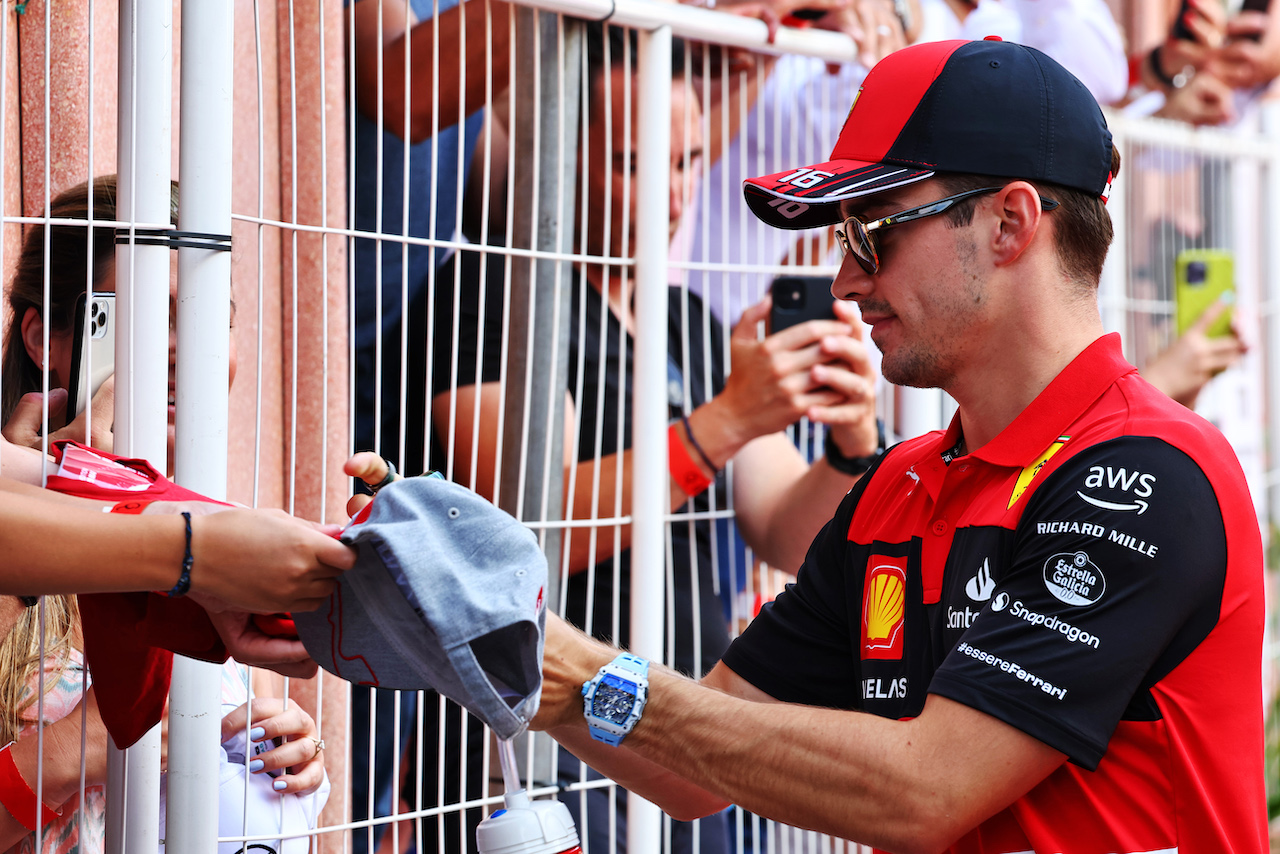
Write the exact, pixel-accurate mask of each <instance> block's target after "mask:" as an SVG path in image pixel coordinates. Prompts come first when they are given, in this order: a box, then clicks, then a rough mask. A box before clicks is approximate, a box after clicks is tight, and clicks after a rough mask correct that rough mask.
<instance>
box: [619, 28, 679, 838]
mask: <svg viewBox="0 0 1280 854" xmlns="http://www.w3.org/2000/svg"><path fill="white" fill-rule="evenodd" d="M637 79H638V81H639V87H640V91H639V99H640V101H639V105H638V110H639V112H638V118H637V121H636V127H635V129H634V132H635V134H636V160H637V162H636V174H637V180H636V267H635V270H636V275H635V307H636V308H635V311H636V330H637V332H636V336H635V348H636V353H635V385H634V390H633V394H634V395H635V397H634V406H635V420H634V421H633V423H632V429H631V452H632V466H631V470H632V471H633V472H639V473H651V472H662V473H665V472H666V471H667V444H666V438H667V431H666V427H667V255H668V252H669V245H668V244H669V241H670V231H669V229H668V225H667V221H668V217H669V216H670V211H671V205H670V198H671V186H670V185H671V27H670V26H660V27H658V28H656V29H655V30H653V31H652V32H644V31H643V30H642V31H641V32H640V40H639V68H638V71H637ZM667 490H668V486H667V478H666V477H663V476H638V477H632V478H631V517H632V518H631V525H632V528H631V531H632V533H631V647H632V649H634V650H635V651H636V652H638V653H639V654H640V655H643V656H645V657H646V658H650V659H652V660H655V661H661V660H662V615H663V614H664V613H665V612H666V607H665V605H664V602H665V598H664V595H663V579H664V578H665V577H666V573H665V571H664V565H665V564H664V560H665V547H664V544H665V542H666V537H665V534H664V530H663V526H664V524H665V519H666V515H667V503H668V500H669V499H668V497H667ZM661 816H662V814H661V813H660V812H659V811H658V808H657V807H656V806H654V805H653V804H650V803H649V802H647V801H645V800H642V799H641V798H640V797H638V796H636V795H635V794H631V795H629V796H628V800H627V850H629V851H658V850H660V849H659V844H660V842H659V837H660V833H661V828H662V824H661Z"/></svg>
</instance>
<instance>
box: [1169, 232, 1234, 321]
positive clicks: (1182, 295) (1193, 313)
mask: <svg viewBox="0 0 1280 854" xmlns="http://www.w3.org/2000/svg"><path fill="white" fill-rule="evenodd" d="M1173 289H1174V301H1175V305H1176V320H1177V330H1178V336H1179V337H1181V336H1183V335H1185V334H1186V332H1187V330H1188V329H1190V328H1191V327H1192V326H1193V325H1194V324H1195V322H1196V321H1197V320H1199V319H1200V318H1201V317H1202V316H1203V315H1204V313H1205V312H1206V311H1207V310H1208V309H1209V308H1210V306H1212V305H1213V304H1214V303H1219V302H1221V303H1224V304H1226V305H1227V306H1228V309H1227V310H1226V311H1223V312H1221V313H1220V314H1219V315H1218V317H1217V318H1216V319H1215V320H1214V321H1213V323H1212V324H1210V325H1209V327H1208V328H1207V329H1206V330H1205V333H1204V334H1205V335H1206V336H1207V337H1209V338H1221V337H1223V336H1224V335H1229V334H1230V333H1231V321H1232V314H1233V312H1232V311H1231V309H1230V306H1232V305H1234V303H1235V261H1234V258H1233V256H1232V254H1231V253H1230V252H1228V251H1226V250H1225V249H1187V250H1184V251H1182V252H1180V253H1178V257H1177V258H1176V259H1175V260H1174V286H1173Z"/></svg>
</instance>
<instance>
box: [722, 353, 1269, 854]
mask: <svg viewBox="0 0 1280 854" xmlns="http://www.w3.org/2000/svg"><path fill="white" fill-rule="evenodd" d="M959 439H960V435H959V422H958V419H957V421H956V422H954V423H953V424H952V426H951V428H950V429H949V430H947V431H945V432H942V433H932V434H929V435H926V436H922V437H920V438H918V439H913V440H910V441H907V442H904V443H902V444H901V445H899V446H897V447H896V448H894V449H892V450H890V452H889V453H887V454H886V455H885V457H884V458H883V459H882V461H881V463H880V464H879V465H878V466H877V467H876V468H875V469H874V470H873V471H872V472H871V473H870V474H869V475H868V476H866V477H864V478H863V479H862V480H861V481H860V482H859V483H858V485H857V486H856V487H855V488H854V490H853V491H852V492H851V493H850V494H849V496H848V497H847V498H846V500H845V501H844V503H843V504H842V505H841V508H840V510H839V511H838V513H837V515H836V517H835V518H834V519H833V520H832V522H830V523H829V524H828V526H827V527H826V528H825V529H824V531H823V532H822V533H821V534H820V535H819V537H818V538H817V539H816V540H815V542H814V544H813V546H812V547H811V549H810V551H809V554H808V557H807V559H806V561H805V564H804V566H803V567H802V568H801V570H800V572H799V575H798V580H797V582H796V584H794V585H792V586H791V587H789V588H788V590H787V591H786V592H785V593H784V594H783V595H781V596H779V597H778V599H777V601H776V602H775V603H774V604H773V605H772V606H769V607H767V608H766V609H765V610H764V611H763V612H762V614H761V616H760V618H758V619H757V620H756V621H755V622H754V623H753V624H752V625H751V626H750V627H749V628H748V630H747V631H746V632H745V633H744V634H743V636H742V637H741V638H739V639H738V640H737V641H736V642H735V643H734V645H733V646H732V647H731V648H730V650H729V651H728V653H727V654H726V656H725V659H724V660H725V663H726V664H727V665H728V666H729V667H730V668H731V669H733V670H734V672H736V673H738V674H739V675H740V676H742V677H743V678H745V679H747V680H748V681H749V682H751V683H752V684H754V685H756V686H757V687H759V688H761V689H762V690H764V691H766V692H767V693H769V694H770V695H772V696H773V697H775V698H777V699H780V700H784V701H788V702H798V703H807V704H812V705H818V706H827V707H834V708H845V709H858V710H863V711H866V712H870V713H873V714H877V715H881V716H884V717H890V718H907V717H913V716H915V715H917V714H919V712H920V710H921V709H922V708H923V706H924V701H925V697H926V695H927V694H929V693H936V694H939V695H942V696H945V697H948V698H950V699H953V700H955V701H957V702H960V703H964V704H965V705H968V706H971V707H973V708H975V709H978V710H980V711H982V712H984V713H986V714H989V715H992V716H994V717H996V718H998V719H1000V720H1002V721H1004V722H1006V723H1008V724H1010V725H1011V726H1014V727H1017V728H1018V729H1020V730H1022V731H1023V732H1026V733H1027V734H1029V735H1031V736H1033V737H1035V738H1037V739H1039V740H1040V741H1042V742H1044V743H1045V744H1048V745H1050V746H1051V747H1054V748H1055V749H1057V750H1059V751H1061V752H1062V753H1064V754H1066V755H1067V756H1068V758H1069V760H1070V761H1069V762H1067V763H1064V764H1063V765H1062V766H1061V767H1059V768H1058V769H1057V770H1056V771H1055V772H1054V773H1053V774H1051V775H1050V776H1049V777H1048V778H1046V779H1045V780H1044V781H1042V782H1041V783H1040V784H1038V785H1037V786H1036V787H1035V788H1033V789H1032V790H1031V791H1030V792H1028V793H1027V794H1026V795H1024V796H1023V797H1022V798H1020V799H1018V800H1017V801H1015V802H1014V803H1013V804H1012V805H1010V806H1009V807H1008V808H1007V809H1006V810H1004V811H1002V812H1000V813H998V814H997V815H996V816H994V817H992V818H991V819H989V820H988V821H986V822H984V823H983V824H982V825H981V826H979V827H978V828H976V829H974V830H973V831H972V832H970V833H969V834H968V835H966V836H965V837H964V838H963V839H961V840H960V841H959V842H958V843H957V844H956V845H955V846H954V848H953V850H954V851H960V852H984V854H986V852H1025V851H1038V852H1096V854H1120V852H1130V853H1131V854H1136V852H1155V851H1162V852H1172V851H1180V852H1207V851H1234V852H1240V851H1259V852H1261V851H1265V850H1266V848H1267V844H1266V827H1265V823H1266V813H1265V799H1264V792H1263V779H1262V715H1261V709H1262V697H1261V677H1260V674H1261V652H1262V632H1263V588H1262V547H1261V540H1260V537H1259V532H1258V525H1257V520H1256V516H1255V513H1254V509H1253V505H1252V502H1251V500H1250V497H1249V493H1248V489H1247V486H1246V484H1245V479H1244V475H1243V472H1242V471H1241V469H1240V466H1239V463H1238V461H1237V460H1236V458H1235V455H1234V453H1233V452H1232V451H1231V448H1230V446H1229V445H1228V444H1227V442H1226V440H1225V439H1223V437H1222V435H1221V434H1220V433H1219V432H1218V431H1217V430H1216V429H1215V428H1213V427H1212V426H1211V425H1209V424H1208V423H1207V422H1205V421H1204V420H1203V419H1201V418H1199V417H1198V416H1196V415H1194V414H1193V413H1191V412H1189V411H1188V410H1186V409H1184V408H1183V407H1181V406H1179V405H1178V404H1176V403H1174V402H1172V401H1171V400H1169V399H1168V398H1167V397H1165V396H1164V395H1162V394H1160V393H1159V392H1157V391H1155V390H1154V389H1153V388H1152V387H1151V386H1149V385H1148V384H1147V383H1146V382H1145V381H1143V380H1142V379H1141V378H1140V377H1139V376H1138V375H1137V372H1136V370H1135V369H1134V368H1133V367H1132V366H1131V365H1129V364H1128V363H1127V362H1125V360H1124V358H1123V357H1122V355H1121V352H1120V344H1119V337H1118V336H1115V335H1110V336H1106V337H1103V338H1101V339H1099V340H1098V341H1096V342H1094V343H1093V344H1092V345H1091V346H1090V347H1088V348H1087V349H1086V350H1085V351H1084V352H1083V353H1082V354H1081V355H1080V356H1078V357H1077V358H1076V359H1075V360H1074V361H1073V362H1072V363H1071V364H1070V365H1069V366H1068V367H1067V368H1066V369H1064V370H1063V371H1062V373H1061V374H1060V375H1059V376H1058V377H1057V378H1055V379H1054V381H1053V382H1052V383H1050V385H1049V386H1048V387H1047V388H1046V389H1045V390H1044V391H1043V392H1042V393H1041V394H1040V395H1039V396H1038V397H1037V398H1036V399H1035V400H1034V401H1033V402H1032V403H1031V404H1030V405H1029V406H1028V407H1027V408H1026V410H1024V411H1023V412H1022V414H1020V415H1019V417H1018V418H1017V419H1015V421H1014V422H1013V423H1012V424H1010V425H1009V426H1008V427H1007V428H1006V429H1005V430H1004V431H1003V432H1002V433H1001V434H1000V435H999V436H997V437H996V438H995V439H994V440H992V441H991V442H990V443H988V444H987V445H986V446H984V447H982V448H980V449H978V450H977V451H975V452H973V453H970V454H968V455H965V456H959V457H956V458H954V459H952V454H951V453H950V452H949V449H953V448H955V447H957V446H958V444H959ZM982 784H983V783H982V781H981V780H975V781H973V785H975V786H981V785H982Z"/></svg>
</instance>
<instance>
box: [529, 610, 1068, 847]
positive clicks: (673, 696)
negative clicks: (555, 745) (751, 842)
mask: <svg viewBox="0 0 1280 854" xmlns="http://www.w3.org/2000/svg"><path fill="white" fill-rule="evenodd" d="M547 628H548V632H547V655H546V658H545V659H544V674H545V679H544V687H543V697H544V700H543V705H544V708H543V710H542V711H540V712H539V719H538V723H539V724H540V725H541V726H546V727H549V731H550V732H551V733H552V734H553V735H554V736H555V737H556V739H557V740H559V741H560V742H561V743H562V744H565V745H567V746H569V747H570V748H571V749H572V750H573V751H574V753H575V754H576V755H578V756H579V757H580V758H582V759H583V760H584V761H586V762H587V763H588V764H589V765H591V767H593V768H595V769H596V770H597V771H599V772H601V773H603V774H605V775H607V776H609V777H610V778H612V779H614V780H617V781H618V782H619V783H620V784H622V785H623V786H625V787H626V788H627V789H629V790H630V791H634V792H636V793H637V794H639V795H640V796H641V797H644V798H647V799H649V800H651V801H653V802H654V803H656V804H657V805H658V806H660V807H662V808H663V809H664V810H665V811H667V812H668V813H670V814H671V815H672V816H674V817H677V818H694V817H697V816H699V815H705V814H708V813H710V812H713V811H715V810H716V809H718V808H720V807H721V806H723V805H724V804H725V803H729V802H731V803H736V804H739V805H741V806H742V807H744V808H745V809H748V810H750V811H752V812H754V813H756V814H758V815H761V816H764V817H766V818H771V819H775V820H778V821H782V822H785V823H787V824H791V825H795V826H797V827H803V828H808V829H812V830H816V831H820V832H823V833H827V834H831V835H833V836H837V837H840V838H844V839H853V840H857V841H859V842H864V843H869V844H874V845H878V846H880V847H883V848H887V849H889V850H893V851H904V852H909V851H937V850H940V849H942V848H944V847H946V846H947V845H948V844H950V843H951V842H953V841H954V840H955V839H957V838H959V837H960V836H961V835H962V834H963V833H964V832H966V831H968V830H969V829H971V828H973V827H975V826H977V824H978V823H979V822H981V821H982V820H984V819H986V818H987V817H989V816H990V815H992V814H993V813H995V812H997V811H998V810H999V809H1001V808H1003V807H1005V806H1007V805H1008V804H1010V803H1012V802H1013V801H1014V800H1015V799H1016V798H1017V797H1019V796H1020V795H1022V794H1023V793H1025V792H1026V791H1027V790H1028V789H1030V788H1031V787H1032V786H1033V785H1035V784H1036V783H1037V782H1039V781H1040V780H1042V779H1043V778H1044V777H1045V776H1046V775H1048V774H1049V773H1051V772H1052V771H1053V770H1054V769H1055V768H1056V767H1058V766H1059V765H1060V764H1061V763H1062V761H1063V758H1064V757H1063V756H1062V754H1060V753H1058V752H1056V751H1054V750H1053V749H1052V748H1050V747H1048V746H1047V745H1045V744H1043V743H1041V742H1039V741H1037V740H1035V739H1033V738H1031V737H1030V736H1028V735H1026V734H1025V733H1022V732H1020V731H1019V730H1017V729H1015V728H1013V727H1011V726H1009V725H1008V724H1005V723H1003V722H1002V721H999V720H997V719H995V718H992V717H990V716H988V715H985V714H983V713H981V712H978V711H976V710H974V709H971V708H969V707H967V706H963V705H961V704H959V703H955V702H953V701H950V700H946V699H944V698H942V697H937V696H930V697H929V699H928V701H927V702H926V705H925V709H924V711H923V712H922V713H921V715H920V716H919V717H918V718H915V719H913V720H910V721H897V720H890V719H888V718H880V717H877V716H874V715H869V714H865V713H860V712H853V711H842V710H835V709H821V708H816V707H811V706H800V705H794V704H782V703H777V702H774V701H772V700H771V698H769V697H768V695H766V694H764V693H763V692H761V691H760V690H759V689H757V688H755V687H754V686H752V685H751V684H750V683H747V682H746V681H745V680H743V679H742V678H741V677H739V676H737V674H735V673H733V671H731V670H729V668H728V667H727V666H725V665H724V664H723V663H721V664H718V665H717V666H716V667H715V668H714V669H713V670H712V671H711V672H710V673H709V674H707V676H706V677H704V678H703V680H702V684H699V683H695V682H693V681H692V680H690V679H687V678H686V677H683V676H681V675H679V674H677V673H675V672H674V671H672V670H669V669H667V668H664V667H659V666H653V665H651V667H650V672H649V695H648V696H649V699H648V703H647V705H646V706H645V709H644V713H643V715H642V716H641V718H640V721H639V722H638V723H637V724H636V727H635V729H634V730H633V731H632V732H631V734H630V735H628V736H627V737H626V739H625V741H624V742H623V745H622V746H621V747H616V748H615V747H609V746H606V745H602V744H598V743H595V742H592V741H590V736H589V734H588V731H587V726H586V722H585V720H584V718H583V717H582V700H581V696H580V693H579V692H580V688H581V685H582V683H583V682H584V681H586V680H587V679H590V678H592V677H593V676H594V675H595V673H596V671H597V670H598V669H599V668H600V666H601V665H603V664H605V663H606V662H608V661H609V660H611V659H612V657H613V655H614V654H615V653H616V650H613V649H611V648H609V647H607V646H605V645H603V644H600V643H599V642H597V641H594V640H591V639H589V638H585V637H584V636H582V635H581V633H578V632H576V631H573V630H571V629H569V628H568V627H566V626H565V625H564V624H563V623H562V621H559V620H558V619H553V620H552V621H549V622H548V627H547ZM833 678H838V677H836V675H834V674H833ZM663 769H665V770H663Z"/></svg>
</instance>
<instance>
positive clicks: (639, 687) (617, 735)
mask: <svg viewBox="0 0 1280 854" xmlns="http://www.w3.org/2000/svg"><path fill="white" fill-rule="evenodd" d="M610 670H613V671H615V672H614V673H613V674H609V671H610ZM618 670H625V671H629V672H631V673H634V674H635V675H636V677H637V682H636V694H635V696H636V699H637V700H638V701H639V704H638V706H637V707H636V708H634V709H633V711H632V712H631V715H630V716H629V717H628V719H627V720H626V721H625V722H622V723H616V722H609V721H606V720H604V719H602V718H597V717H595V716H594V715H593V713H592V710H591V704H592V697H593V694H594V692H595V691H596V690H599V685H600V682H601V680H602V679H603V678H605V677H606V676H611V678H612V679H614V680H619V679H621V680H623V681H627V680H626V677H623V676H621V674H618V673H617V672H616V671H618ZM648 677H649V660H648V659H646V658H641V657H640V656H638V655H632V654H631V653H628V652H624V653H620V654H619V655H618V656H617V657H616V658H614V659H613V661H611V662H609V663H608V664H606V665H605V666H604V667H602V668H600V671H599V672H598V673H597V674H596V676H595V678H593V679H590V680H588V681H587V682H585V683H583V685H582V696H583V699H584V701H585V705H584V708H583V712H584V714H585V716H586V719H587V728H588V730H589V731H590V733H591V737H592V738H594V739H595V740H596V741H599V742H603V743H604V744H608V745H610V746H612V747H617V746H618V745H620V744H622V740H623V739H624V738H626V737H627V735H629V734H630V732H631V730H632V728H633V727H635V725H636V722H637V721H639V720H640V715H641V713H642V712H643V710H644V703H645V700H646V699H647V695H648V681H649V679H648ZM619 730H620V731H619Z"/></svg>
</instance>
